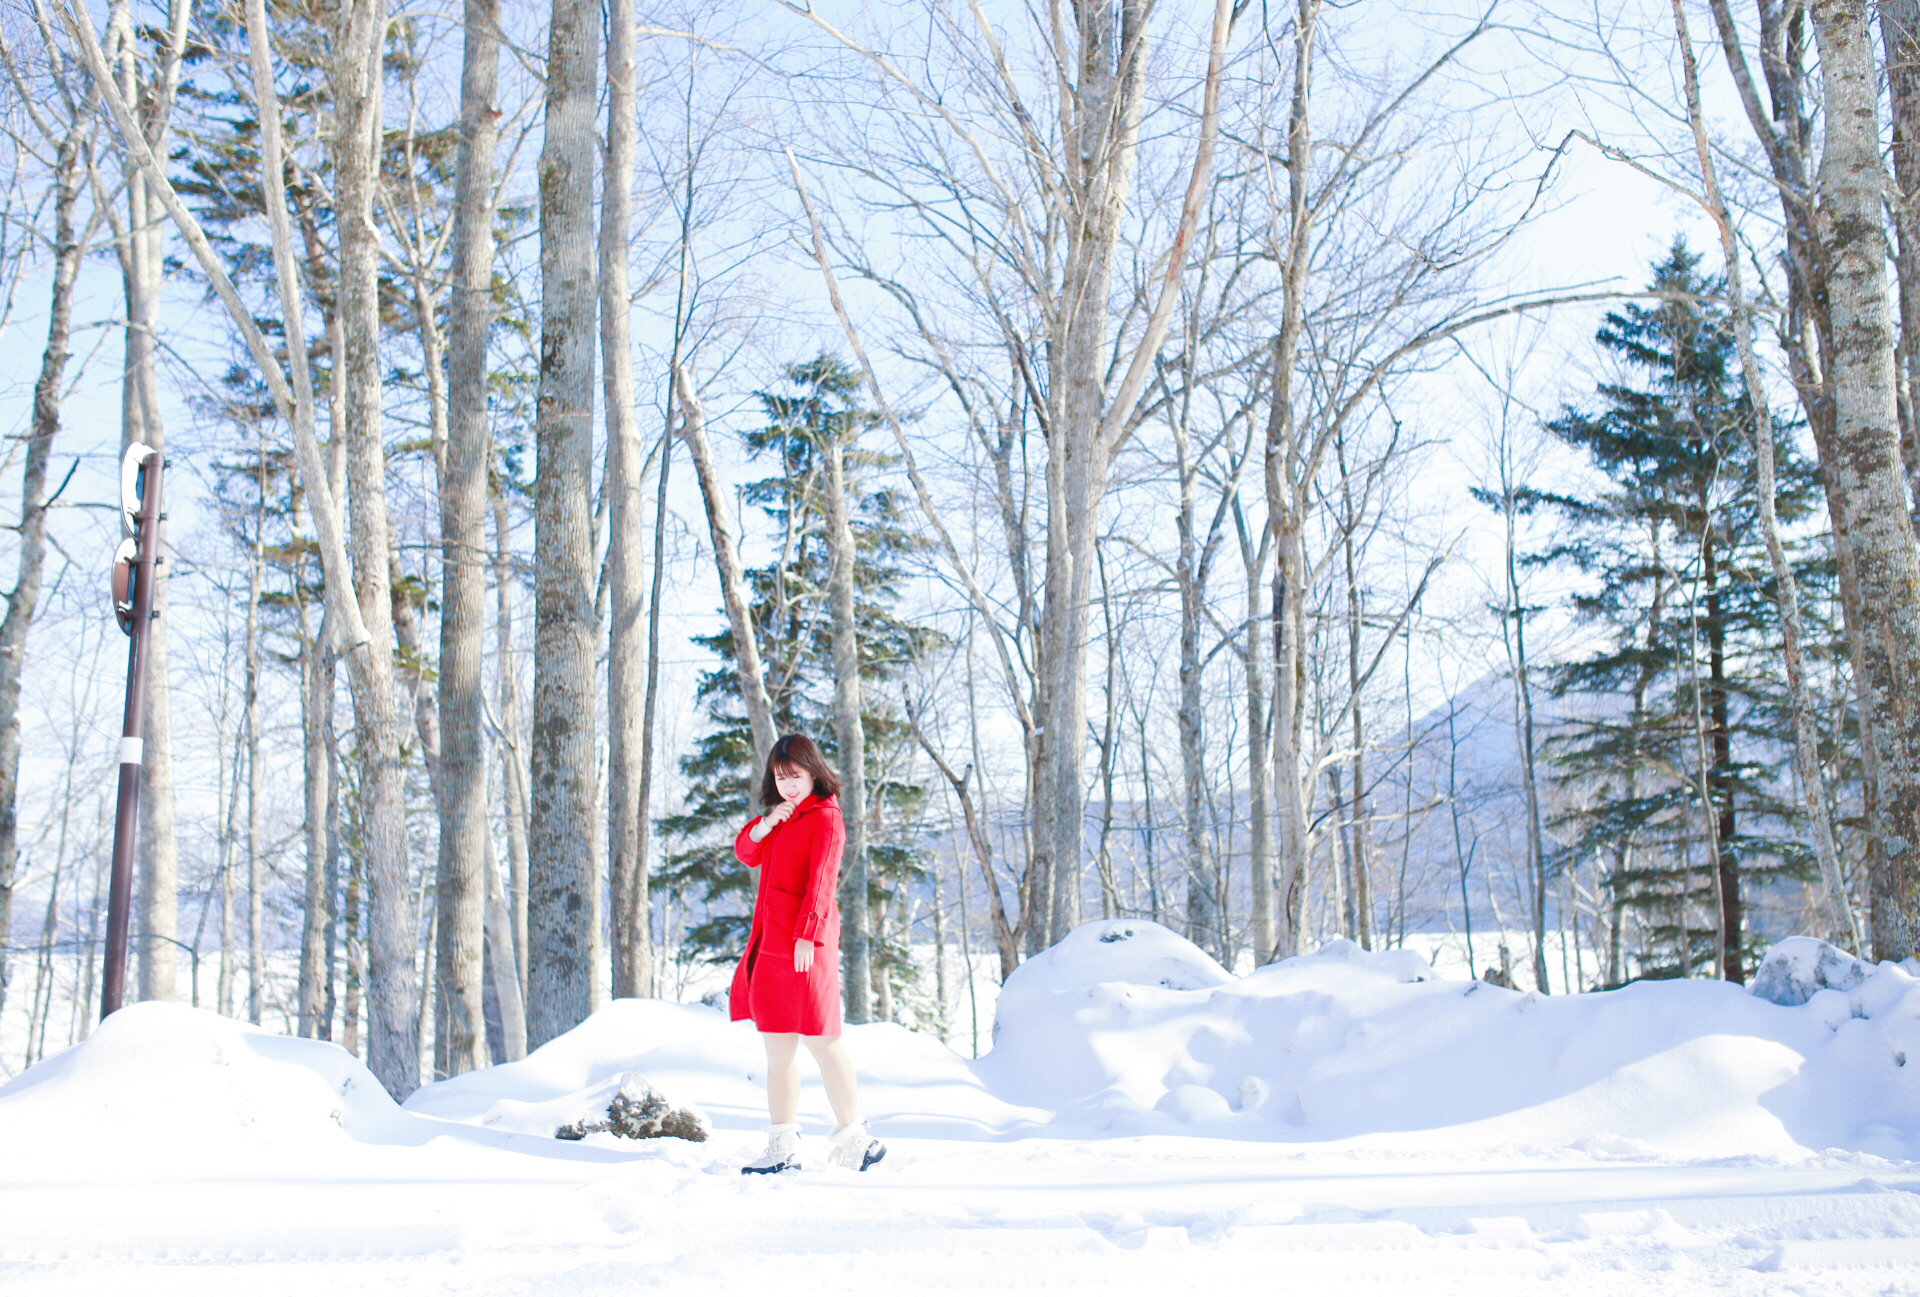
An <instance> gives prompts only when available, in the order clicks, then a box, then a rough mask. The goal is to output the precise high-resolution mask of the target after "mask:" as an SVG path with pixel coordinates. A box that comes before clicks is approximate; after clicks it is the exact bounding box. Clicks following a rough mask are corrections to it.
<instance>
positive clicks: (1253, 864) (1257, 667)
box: [1233, 496, 1279, 967]
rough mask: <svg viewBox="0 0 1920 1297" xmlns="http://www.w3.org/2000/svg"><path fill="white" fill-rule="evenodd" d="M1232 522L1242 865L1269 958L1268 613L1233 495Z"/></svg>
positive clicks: (1272, 927) (1257, 553) (1260, 574)
mask: <svg viewBox="0 0 1920 1297" xmlns="http://www.w3.org/2000/svg"><path fill="white" fill-rule="evenodd" d="M1233 520H1234V525H1235V527H1236V528H1237V530H1238V532H1239V537H1240V558H1241V565H1242V567H1243V569H1244V570H1245V572H1246V577H1247V651H1246V656H1245V658H1244V659H1243V660H1244V663H1245V667H1246V687H1247V693H1246V704H1247V815H1248V819H1249V825H1248V835H1247V837H1248V844H1247V865H1248V870H1249V873H1250V880H1249V881H1250V890H1251V891H1252V898H1251V899H1252V908H1253V914H1252V919H1253V932H1252V939H1253V962H1254V964H1255V966H1256V967H1257V966H1259V965H1262V964H1270V963H1272V962H1273V960H1274V958H1275V956H1276V953H1277V952H1276V950H1275V945H1276V940H1277V937H1278V935H1279V934H1278V928H1277V926H1276V924H1275V922H1274V889H1273V883H1274V877H1273V875H1274V865H1275V859H1274V851H1273V766H1272V764H1271V761H1272V755H1273V716H1272V712H1271V711H1270V709H1269V707H1268V704H1267V686H1268V683H1269V680H1270V679H1271V677H1272V674H1273V638H1272V634H1273V632H1272V628H1271V627H1270V626H1269V625H1267V624H1266V623H1268V622H1269V621H1270V620H1271V615H1270V614H1269V612H1268V610H1267V600H1266V576H1265V569H1266V558H1267V547H1266V546H1265V545H1260V546H1256V545H1255V544H1254V543H1253V537H1252V535H1251V533H1250V532H1249V530H1248V528H1247V522H1246V516H1245V514H1244V513H1243V511H1242V510H1241V508H1240V501H1239V499H1238V497H1237V496H1236V497H1235V499H1234V504H1233Z"/></svg>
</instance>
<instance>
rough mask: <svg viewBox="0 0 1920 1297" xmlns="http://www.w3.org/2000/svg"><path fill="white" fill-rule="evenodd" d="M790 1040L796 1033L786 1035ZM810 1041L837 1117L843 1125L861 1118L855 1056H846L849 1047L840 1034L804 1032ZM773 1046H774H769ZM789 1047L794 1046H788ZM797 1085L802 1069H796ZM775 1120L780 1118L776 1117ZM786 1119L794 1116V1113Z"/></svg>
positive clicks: (809, 1043) (796, 1085) (809, 1046)
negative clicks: (852, 1057) (854, 1072)
mask: <svg viewBox="0 0 1920 1297" xmlns="http://www.w3.org/2000/svg"><path fill="white" fill-rule="evenodd" d="M787 1039H788V1040H791V1039H793V1037H791V1036H789V1037H787ZM800 1039H802V1040H804V1041H806V1042H807V1050H808V1052H809V1053H811V1054H812V1055H813V1061H814V1062H816V1063H818V1064H820V1079H821V1081H822V1082H824V1083H825V1084H826V1087H827V1102H828V1103H830V1104H832V1105H833V1117H834V1121H835V1122H836V1123H837V1124H838V1125H841V1126H850V1125H852V1124H853V1123H854V1122H856V1121H859V1120H860V1083H859V1081H858V1080H857V1079H856V1078H855V1077H854V1074H853V1060H852V1059H851V1058H848V1057H847V1051H846V1050H845V1049H842V1048H841V1047H840V1037H838V1036H802V1037H801V1038H800ZM769 1048H771V1046H769ZM788 1048H792V1047H791V1046H789V1047H788ZM794 1084H795V1088H796V1089H797V1088H798V1085H799V1073H798V1072H797V1071H796V1072H795V1073H794ZM775 1120H776V1121H777V1120H780V1119H779V1118H775ZM786 1120H788V1121H791V1120H793V1119H792V1118H791V1117H789V1118H786Z"/></svg>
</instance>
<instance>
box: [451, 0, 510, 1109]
mask: <svg viewBox="0 0 1920 1297" xmlns="http://www.w3.org/2000/svg"><path fill="white" fill-rule="evenodd" d="M464 22H465V47H464V51H463V55H462V66H461V75H460V143H459V149H458V153H457V156H456V162H455V175H454V212H453V222H454V230H453V291H452V296H451V303H450V304H451V311H450V315H451V321H450V337H449V346H448V357H447V359H448V366H447V367H448V371H449V373H448V383H447V439H446V455H445V467H444V471H443V472H442V473H441V475H440V573H441V575H440V582H441V587H440V590H441V592H440V684H439V705H440V706H439V712H440V778H439V794H440V796H439V804H440V858H439V862H438V869H437V886H436V890H437V891H438V892H439V907H440V908H439V915H440V925H439V928H438V930H437V936H438V939H439V943H440V948H439V950H438V951H437V952H436V956H437V957H436V959H435V967H436V969H437V972H438V986H437V987H436V993H437V995H438V997H439V1001H440V1008H439V1014H438V1015H437V1021H438V1023H439V1026H440V1040H439V1041H438V1042H437V1043H438V1046H439V1047H438V1048H437V1050H436V1058H437V1061H438V1062H439V1065H440V1067H441V1068H442V1069H443V1070H444V1071H445V1072H446V1074H447V1075H449V1076H457V1075H459V1074H460V1073H462V1072H467V1071H471V1070H472V1069H474V1068H476V1067H480V1066H483V1065H484V1064H485V1062H486V1057H487V1056H486V1052H485V1045H484V1038H485V1034H486V1032H485V1027H484V1022H485V1006H484V966H483V964H482V960H483V958H484V947H485V940H486V931H485V930H486V917H487V905H488V901H489V896H488V885H487V878H486V869H485V861H486V858H487V853H488V852H489V850H490V849H491V845H492V843H491V841H490V839H491V836H492V835H491V833H490V832H489V830H488V825H487V753H486V744H485V739H484V733H483V721H484V714H485V706H486V693H485V690H486V684H485V681H484V679H483V678H482V677H483V674H484V669H485V663H486V628H487V569H488V567H489V566H490V565H491V561H492V555H490V554H489V553H488V551H487V536H486V526H487V473H488V470H489V468H490V467H491V466H492V462H493V440H492V434H491V429H490V428H489V426H488V423H487V335H488V330H489V328H490V326H491V325H492V322H493V194H494V175H493V170H494V151H495V143H496V140H497V138H498V135H499V129H500V128H499V121H500V114H499V110H498V107H497V105H496V100H497V98H498V94H497V85H498V79H499V64H500V34H499V2H498V0H467V3H466V9H465V17H464ZM503 949H505V950H506V951H507V953H508V954H509V955H511V953H512V951H513V944H512V941H511V939H510V938H507V939H506V944H505V945H504V947H503ZM513 981H514V983H515V986H514V996H513V998H514V1000H515V1001H516V1004H517V1002H518V999H519V996H518V989H519V987H518V982H519V979H518V977H517V976H516V977H515V978H514V979H513ZM501 1005H502V1014H503V1016H511V1015H509V1014H507V1011H506V995H505V993H504V992H503V993H502V997H501ZM524 1052H525V1050H524V1042H523V1049H522V1053H524Z"/></svg>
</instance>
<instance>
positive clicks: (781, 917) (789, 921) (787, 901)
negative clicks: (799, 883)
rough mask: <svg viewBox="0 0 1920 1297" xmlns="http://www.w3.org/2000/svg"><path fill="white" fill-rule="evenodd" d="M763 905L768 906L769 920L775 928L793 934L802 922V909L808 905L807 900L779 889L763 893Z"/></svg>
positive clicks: (770, 889)
mask: <svg viewBox="0 0 1920 1297" xmlns="http://www.w3.org/2000/svg"><path fill="white" fill-rule="evenodd" d="M761 903H762V904H763V905H765V906H766V910H767V918H768V919H769V920H771V922H772V924H773V926H774V927H775V928H778V929H779V930H781V931H782V932H786V933H791V932H792V931H793V929H794V927H795V926H796V925H797V924H798V923H799V922H800V907H801V906H802V905H804V904H806V898H805V897H803V896H800V895H798V894H797V893H794V892H787V891H782V890H781V889H780V888H778V887H769V888H767V889H766V890H765V891H764V892H762V893H761Z"/></svg>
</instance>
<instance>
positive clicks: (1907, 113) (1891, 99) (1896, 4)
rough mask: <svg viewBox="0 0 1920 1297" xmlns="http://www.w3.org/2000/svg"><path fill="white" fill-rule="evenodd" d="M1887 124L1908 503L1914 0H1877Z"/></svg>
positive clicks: (1919, 292) (1915, 485)
mask: <svg viewBox="0 0 1920 1297" xmlns="http://www.w3.org/2000/svg"><path fill="white" fill-rule="evenodd" d="M1877 7H1878V9H1879V11H1880V43H1881V48H1882V50H1883V51H1884V52H1885V56H1886V68H1887V103H1888V108H1889V111H1890V115H1891V117H1892V124H1893V176H1894V182H1895V184H1896V185H1897V186H1898V190H1899V192H1898V193H1897V194H1896V195H1895V198H1896V201H1894V202H1893V203H1890V204H1889V208H1890V210H1891V211H1892V213H1893V227H1894V232H1895V236H1896V237H1895V242H1894V258H1893V264H1894V271H1895V273H1896V275H1897V276H1898V278H1899V287H1900V347H1899V357H1898V359H1899V361H1900V365H1899V368H1898V373H1897V380H1896V381H1897V382H1898V384H1899V392H1900V407H1899V408H1900V456H1901V459H1902V461H1903V463H1904V465H1905V468H1906V474H1907V488H1908V495H1909V498H1910V502H1911V506H1912V507H1914V508H1920V408H1916V405H1915V401H1916V399H1920V0H1879V4H1878V6H1877Z"/></svg>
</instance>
